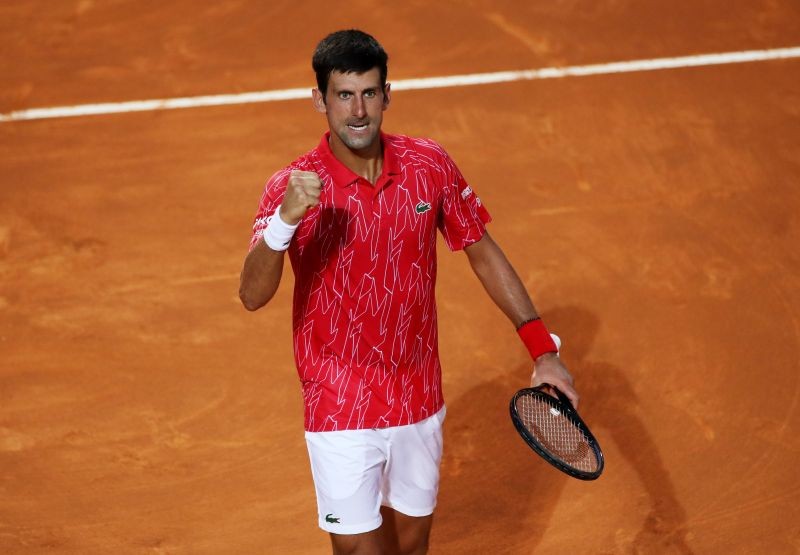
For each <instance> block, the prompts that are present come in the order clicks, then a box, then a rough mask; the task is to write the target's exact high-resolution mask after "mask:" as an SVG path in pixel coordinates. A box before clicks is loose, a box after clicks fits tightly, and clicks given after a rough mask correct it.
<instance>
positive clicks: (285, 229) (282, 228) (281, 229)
mask: <svg viewBox="0 0 800 555" xmlns="http://www.w3.org/2000/svg"><path fill="white" fill-rule="evenodd" d="M280 211H281V206H280V205H278V207H277V208H276V209H275V212H274V213H273V214H272V216H270V217H269V218H268V219H267V228H266V229H265V230H264V231H263V237H264V242H265V243H266V244H267V246H268V247H269V248H271V249H272V250H274V251H285V250H286V249H288V248H289V243H291V242H292V237H294V232H295V231H297V226H299V225H300V222H298V223H296V224H294V225H290V224H287V223H286V222H284V221H283V220H282V219H281V212H280Z"/></svg>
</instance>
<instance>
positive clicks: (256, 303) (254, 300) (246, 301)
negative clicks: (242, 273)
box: [239, 288, 272, 312]
mask: <svg viewBox="0 0 800 555" xmlns="http://www.w3.org/2000/svg"><path fill="white" fill-rule="evenodd" d="M271 298H272V295H269V296H268V297H256V296H254V295H252V294H251V293H249V292H248V291H247V290H246V289H244V288H242V289H239V300H241V301H242V306H244V307H245V309H247V310H248V311H250V312H254V311H256V310H258V309H259V308H261V307H262V306H264V305H265V304H267V303H268V302H269V300H270V299H271Z"/></svg>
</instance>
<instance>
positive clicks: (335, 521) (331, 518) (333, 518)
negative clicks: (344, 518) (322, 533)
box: [325, 513, 339, 524]
mask: <svg viewBox="0 0 800 555" xmlns="http://www.w3.org/2000/svg"><path fill="white" fill-rule="evenodd" d="M325 522H331V523H333V524H339V517H337V516H333V513H328V514H326V515H325Z"/></svg>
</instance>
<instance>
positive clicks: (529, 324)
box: [517, 318, 558, 360]
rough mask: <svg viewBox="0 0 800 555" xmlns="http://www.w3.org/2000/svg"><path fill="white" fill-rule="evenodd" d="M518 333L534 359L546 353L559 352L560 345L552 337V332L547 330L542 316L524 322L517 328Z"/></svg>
mask: <svg viewBox="0 0 800 555" xmlns="http://www.w3.org/2000/svg"><path fill="white" fill-rule="evenodd" d="M517 333H518V334H519V337H520V339H522V342H523V343H524V344H525V347H527V349H528V352H529V353H530V354H531V358H532V359H533V360H536V359H537V358H539V357H540V356H542V355H543V354H545V353H557V352H558V347H557V346H556V344H555V342H554V341H553V338H552V337H550V332H548V331H547V328H546V327H545V325H544V322H542V320H541V318H535V319H533V320H528V321H526V322H523V323H522V325H521V326H520V327H519V328H517Z"/></svg>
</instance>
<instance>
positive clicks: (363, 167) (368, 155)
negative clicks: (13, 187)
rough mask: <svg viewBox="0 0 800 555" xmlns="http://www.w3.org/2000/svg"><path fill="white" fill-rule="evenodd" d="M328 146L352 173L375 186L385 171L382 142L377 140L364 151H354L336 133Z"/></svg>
mask: <svg viewBox="0 0 800 555" xmlns="http://www.w3.org/2000/svg"><path fill="white" fill-rule="evenodd" d="M328 144H329V145H330V147H331V152H333V155H334V156H336V159H337V160H339V161H340V162H341V163H342V164H344V165H345V166H346V167H347V168H348V169H349V170H350V171H352V172H353V173H355V174H356V175H360V176H361V177H363V178H364V179H366V180H367V181H369V182H370V183H372V184H373V185H374V184H375V182H376V181H378V177H380V175H381V170H382V169H383V148H382V147H381V141H380V140H376V141H375V142H374V143H373V144H371V145H369V146H368V147H366V148H364V149H361V150H353V149H351V148H350V147H348V146H347V145H346V144H344V143H343V142H342V141H341V139H339V137H338V136H337V135H336V133H331V135H330V139H329V140H328Z"/></svg>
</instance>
